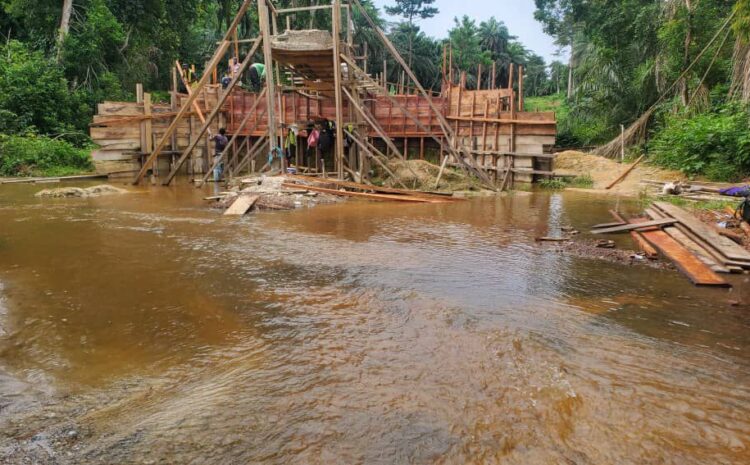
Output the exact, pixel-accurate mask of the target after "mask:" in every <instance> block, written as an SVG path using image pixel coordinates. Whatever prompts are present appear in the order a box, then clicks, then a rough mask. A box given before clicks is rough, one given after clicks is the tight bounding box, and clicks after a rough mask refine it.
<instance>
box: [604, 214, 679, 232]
mask: <svg viewBox="0 0 750 465" xmlns="http://www.w3.org/2000/svg"><path fill="white" fill-rule="evenodd" d="M675 223H677V220H676V219H674V218H664V219H661V220H652V221H646V222H643V223H636V224H624V225H622V226H613V227H611V228H601V229H594V230H592V231H591V234H610V233H618V232H626V231H633V230H636V229H648V228H653V227H655V226H667V225H670V224H675Z"/></svg>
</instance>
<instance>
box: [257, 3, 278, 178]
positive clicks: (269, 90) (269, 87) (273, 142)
mask: <svg viewBox="0 0 750 465" xmlns="http://www.w3.org/2000/svg"><path fill="white" fill-rule="evenodd" d="M266 1H267V0H260V1H258V16H259V18H260V32H261V35H262V39H261V40H263V61H264V62H265V65H266V113H267V114H268V137H269V139H270V147H269V151H270V153H274V154H275V153H276V150H275V149H276V148H278V147H279V141H278V140H277V137H276V134H277V128H276V88H275V83H274V73H273V71H274V70H273V55H272V54H271V27H270V24H269V22H268V5H267V4H266ZM272 168H273V167H272Z"/></svg>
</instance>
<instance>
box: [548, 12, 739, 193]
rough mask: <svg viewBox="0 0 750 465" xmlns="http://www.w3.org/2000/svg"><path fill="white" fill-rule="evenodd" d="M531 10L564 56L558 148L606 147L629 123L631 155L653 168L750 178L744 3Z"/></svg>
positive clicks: (721, 177)
mask: <svg viewBox="0 0 750 465" xmlns="http://www.w3.org/2000/svg"><path fill="white" fill-rule="evenodd" d="M535 2H536V6H537V12H536V17H537V19H538V20H539V21H541V22H542V24H543V25H544V27H545V30H546V31H547V32H548V33H550V34H552V35H553V36H554V37H555V38H556V39H557V42H558V43H559V45H560V46H561V47H565V48H566V49H568V50H570V51H571V55H570V60H569V63H568V70H569V74H568V75H567V76H569V77H570V79H569V80H568V79H566V86H567V92H566V94H565V96H564V100H565V102H566V106H567V110H568V111H567V112H561V113H559V124H558V145H562V146H585V145H592V144H597V145H598V144H604V143H606V142H609V141H610V140H612V139H613V138H615V137H617V136H618V135H619V134H620V127H621V125H624V126H625V127H629V126H630V125H631V124H633V123H637V125H636V126H635V127H634V129H637V130H634V131H632V133H630V134H629V137H630V140H631V141H632V142H635V143H636V147H635V148H634V150H635V151H639V152H641V153H646V154H648V155H650V156H651V158H652V160H653V162H655V163H656V164H659V165H662V166H665V167H669V168H673V169H680V170H682V171H684V172H685V173H687V174H689V175H702V176H706V177H708V178H710V179H713V180H720V181H733V180H737V179H740V178H743V177H746V176H748V175H750V157H749V156H748V140H750V124H749V123H750V114H749V113H748V110H747V103H748V100H750V73H749V72H748V70H749V69H750V0H741V1H737V2H730V1H725V0H701V1H686V0H667V1H664V2H653V1H650V0H625V1H621V2H589V1H586V0H535ZM568 81H569V82H568ZM561 107H563V105H561ZM650 110H653V113H652V116H651V117H650V118H649V117H648V116H646V117H644V118H641V116H642V115H644V114H646V115H648V114H650V113H649V111H650Z"/></svg>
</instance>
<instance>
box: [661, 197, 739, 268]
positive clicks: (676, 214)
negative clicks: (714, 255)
mask: <svg viewBox="0 0 750 465" xmlns="http://www.w3.org/2000/svg"><path fill="white" fill-rule="evenodd" d="M654 206H655V207H657V208H658V209H659V210H661V211H663V212H664V213H666V214H667V215H669V216H671V217H672V218H675V219H676V220H678V221H679V222H680V223H681V224H683V225H684V226H685V227H686V228H688V229H690V230H691V231H693V232H694V233H695V234H697V235H698V236H700V237H701V238H702V239H703V240H704V241H705V242H706V243H708V244H710V245H711V246H712V247H714V248H715V249H716V250H717V251H719V252H721V254H722V255H724V256H725V257H727V258H729V259H730V260H738V261H750V252H748V251H747V250H745V249H743V248H742V247H740V246H739V245H737V244H736V243H734V242H733V241H732V240H731V239H728V238H726V237H724V236H721V235H720V234H719V233H717V232H716V231H714V230H712V229H711V228H709V227H708V226H707V225H705V224H704V223H703V222H701V221H700V220H699V219H698V218H696V217H695V216H693V215H691V214H690V213H688V212H687V211H685V210H683V209H682V208H680V207H678V206H676V205H672V204H671V203H666V202H654Z"/></svg>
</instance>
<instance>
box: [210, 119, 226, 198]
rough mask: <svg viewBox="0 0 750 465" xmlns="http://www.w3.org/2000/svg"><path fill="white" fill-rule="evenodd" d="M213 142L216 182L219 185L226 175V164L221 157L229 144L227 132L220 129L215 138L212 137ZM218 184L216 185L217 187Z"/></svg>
mask: <svg viewBox="0 0 750 465" xmlns="http://www.w3.org/2000/svg"><path fill="white" fill-rule="evenodd" d="M211 141H213V142H214V160H213V162H214V165H215V166H214V182H215V183H218V182H219V181H221V175H222V174H223V173H224V163H223V162H222V161H221V155H222V154H223V153H224V149H226V148H227V145H228V144H229V139H227V130H226V129H224V128H220V129H219V133H218V134H216V135H215V136H211ZM217 185H218V184H214V186H217Z"/></svg>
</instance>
